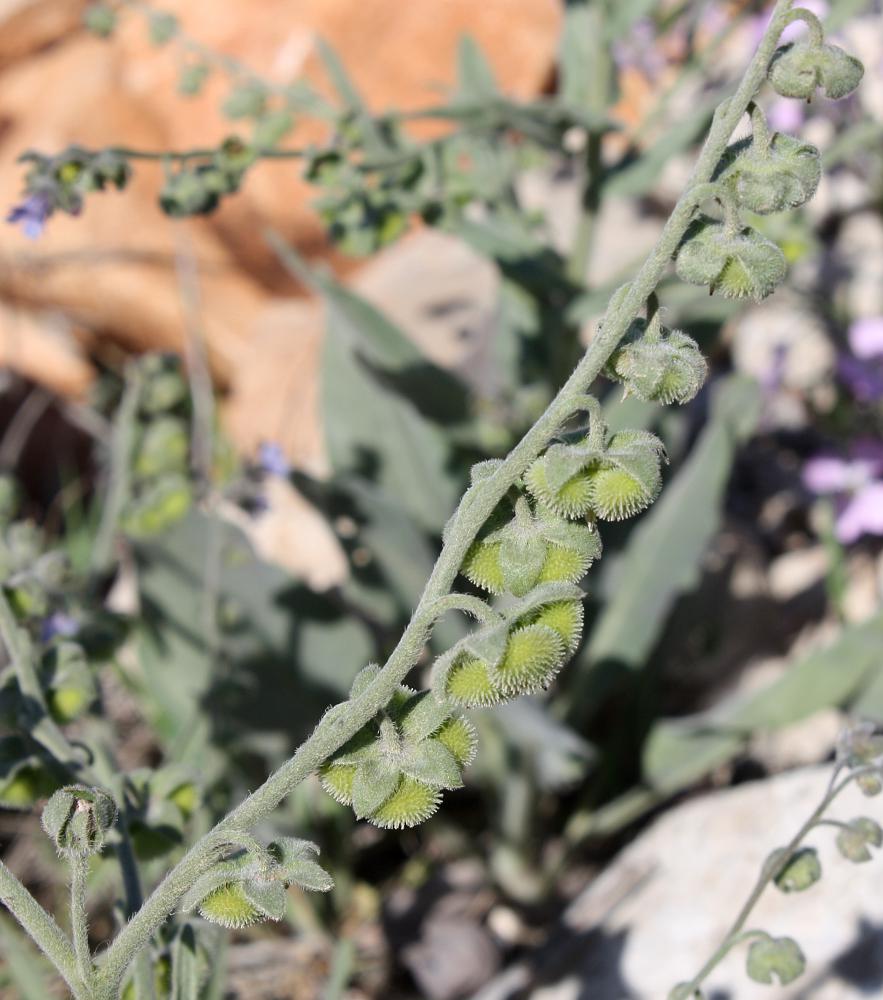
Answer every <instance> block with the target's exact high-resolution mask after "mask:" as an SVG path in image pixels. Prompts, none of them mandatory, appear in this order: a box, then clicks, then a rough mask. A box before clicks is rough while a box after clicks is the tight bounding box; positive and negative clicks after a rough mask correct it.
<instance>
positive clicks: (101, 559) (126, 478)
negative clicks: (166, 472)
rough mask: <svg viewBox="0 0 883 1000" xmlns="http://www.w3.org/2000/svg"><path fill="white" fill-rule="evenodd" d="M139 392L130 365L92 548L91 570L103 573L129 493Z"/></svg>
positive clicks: (134, 372) (135, 371)
mask: <svg viewBox="0 0 883 1000" xmlns="http://www.w3.org/2000/svg"><path fill="white" fill-rule="evenodd" d="M140 395H141V377H140V375H139V373H138V371H137V369H136V368H135V366H134V365H133V366H131V367H130V368H129V370H128V372H127V373H126V384H125V388H124V389H123V397H122V399H121V401H120V405H119V408H118V409H117V413H116V420H115V423H114V431H113V438H112V440H111V445H110V467H109V469H108V473H107V476H108V480H107V495H106V498H105V501H104V510H103V511H102V512H101V522H100V523H99V525H98V531H97V532H96V535H95V544H94V546H93V549H92V571H93V573H103V572H105V571H106V569H107V568H108V566H109V565H110V561H111V557H112V556H113V543H114V538H115V537H116V532H117V528H118V526H119V520H120V516H121V515H122V512H123V507H124V506H125V504H126V500H127V499H128V497H129V489H130V485H131V470H130V466H131V462H132V449H133V447H134V444H135V421H136V417H137V411H138V398H139V396H140Z"/></svg>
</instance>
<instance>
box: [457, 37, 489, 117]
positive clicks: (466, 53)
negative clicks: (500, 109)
mask: <svg viewBox="0 0 883 1000" xmlns="http://www.w3.org/2000/svg"><path fill="white" fill-rule="evenodd" d="M496 94H497V81H496V80H495V79H494V70H493V67H492V66H491V64H490V63H489V62H488V60H487V57H486V56H485V54H484V52H482V50H481V48H480V47H479V45H478V42H476V40H475V39H474V38H473V37H472V36H471V35H463V36H462V37H461V38H460V44H459V45H458V46H457V96H458V97H459V98H461V99H466V100H469V101H481V100H482V99H485V98H489V97H494V96H495V95H496Z"/></svg>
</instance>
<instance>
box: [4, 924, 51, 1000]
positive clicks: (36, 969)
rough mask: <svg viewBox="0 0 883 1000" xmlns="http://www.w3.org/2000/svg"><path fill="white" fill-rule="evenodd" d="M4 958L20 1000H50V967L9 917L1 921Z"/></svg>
mask: <svg viewBox="0 0 883 1000" xmlns="http://www.w3.org/2000/svg"><path fill="white" fill-rule="evenodd" d="M0 955H2V957H3V963H4V966H5V971H6V972H7V973H8V974H9V978H10V980H11V981H12V983H13V984H14V986H15V989H16V990H17V995H18V998H19V1000H46V997H47V996H49V991H48V990H47V989H46V981H47V978H48V973H49V967H48V965H47V963H46V961H45V960H44V959H43V958H42V956H41V955H39V954H38V952H37V951H36V949H35V947H34V945H33V944H31V942H30V941H29V940H27V939H26V938H25V936H24V934H22V933H21V932H20V931H19V930H18V928H17V927H15V925H14V924H13V923H12V922H11V921H9V920H7V919H6V917H0ZM4 995H5V992H4Z"/></svg>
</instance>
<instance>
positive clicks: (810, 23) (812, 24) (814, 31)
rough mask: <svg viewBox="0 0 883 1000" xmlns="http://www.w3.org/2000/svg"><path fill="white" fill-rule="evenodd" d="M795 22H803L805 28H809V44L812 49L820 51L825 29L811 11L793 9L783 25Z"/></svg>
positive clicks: (800, 8) (801, 8)
mask: <svg viewBox="0 0 883 1000" xmlns="http://www.w3.org/2000/svg"><path fill="white" fill-rule="evenodd" d="M795 21H803V22H804V23H805V24H806V26H807V28H809V44H810V45H811V46H812V47H813V48H814V49H820V48H821V47H822V45H824V43H825V29H824V27H823V26H822V22H821V21H820V20H819V19H818V18H817V17H816V15H815V14H813V12H812V11H811V10H807V9H806V8H805V7H795V8H794V10H792V11H791V12H790V13H789V14H788V20H787V21H786V22H785V23H786V25H788V24H793V23H794V22H795Z"/></svg>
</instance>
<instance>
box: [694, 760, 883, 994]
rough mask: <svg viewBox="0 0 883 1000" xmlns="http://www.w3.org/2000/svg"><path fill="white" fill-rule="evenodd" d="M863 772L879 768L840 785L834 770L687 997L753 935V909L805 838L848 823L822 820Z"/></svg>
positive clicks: (855, 773)
mask: <svg viewBox="0 0 883 1000" xmlns="http://www.w3.org/2000/svg"><path fill="white" fill-rule="evenodd" d="M864 773H878V770H877V768H873V767H869V768H859V769H857V770H855V771H852V772H851V773H850V774H848V775H847V776H846V777H845V778H844V779H843V780H842V781H841V782H839V784H838V782H837V777H838V775H839V774H840V769H839V767H838V768H835V770H834V773H833V774H832V776H831V780H830V782H829V783H828V788H827V790H826V791H825V794H824V796H823V797H822V800H821V802H820V803H819V804H818V806H816V808H815V809H814V810H813V812H812V813H811V815H810V816H809V817H808V818H807V819H806V821H805V822H804V823H803V825H802V826H801V827H800V829H799V830H798V831H797V833H795V834H794V836H793V837H792V838H791V841H790V843H789V844H788V845H787V847H785V848H784V850H783V851H782V852H781V854H780V855H779V857H778V859H777V861H776V863H775V864H766V865H764V867H763V869H762V870H761V872H760V875H759V877H758V879H757V882H756V883H755V884H754V888H753V889H752V890H751V892H750V893H749V895H748V898H747V899H746V900H745V902H744V903H743V905H742V909H741V910H739V913H738V915H737V917H736V919H735V920H734V921H733V924H732V926H731V927H730V929H729V930H728V931H727V933H726V934H725V935H724V938H723V940H722V941H721V943H720V944H719V945H718V947H717V948H716V949H715V950H714V952H713V953H712V955H711V956H710V957H709V959H708V961H707V962H706V963H705V964H704V965H703V966H702V968H701V969H700V970H699V971H698V972H697V973H696V975H695V976H694V977H693V978H692V979H691V980H690V981H689V982H687V983H685V984H684V986H683V988H682V991H683V994H684V996H691V995H692V994H693V993H696V992H697V991H698V990H699V987H700V986H701V985H702V984H703V982H705V980H706V979H707V978H708V977H709V976H710V975H711V973H712V972H713V971H714V970H715V969H716V968H717V966H718V965H719V964H720V963H721V962H722V961H723V960H724V958H726V956H727V955H728V954H729V952H730V951H731V950H732V949H733V948H734V947H735V946H736V945H737V944H739V943H740V942H741V941H744V940H745V938H746V937H749V936H751V935H752V933H754V932H751V931H748V932H743V930H742V929H743V927H744V926H745V924H746V923H747V922H748V918H749V917H750V916H751V914H752V912H753V910H754V907H755V906H756V905H757V902H758V900H759V899H760V897H761V896H762V895H763V893H764V892H765V891H766V889H767V887H768V886H769V885H770V883H771V882H773V881H774V880H775V879H776V878H777V877H778V876H779V874H780V873H781V872H782V871H784V869H785V867H786V865H787V864H788V862H789V861H790V860H791V858H792V857H793V856H794V853H795V852H796V851H797V849H798V848H799V847H800V845H801V844H802V843H803V840H804V838H805V837H806V836H807V834H809V833H810V832H811V831H812V830H813V829H815V828H816V827H818V826H821V825H832V826H838V827H839V826H845V825H846V824H842V823H839V822H837V821H835V820H826V819H824V818H823V816H824V813H825V811H826V810H827V809H828V806H830V805H831V803H832V802H833V801H834V799H836V798H837V796H838V795H839V794H840V793H841V792H842V791H843V789H844V788H846V786H847V785H848V784H849V783H850V782H851V781H853V780H854V779H855V778H857V777H859V776H860V775H861V774H864Z"/></svg>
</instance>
